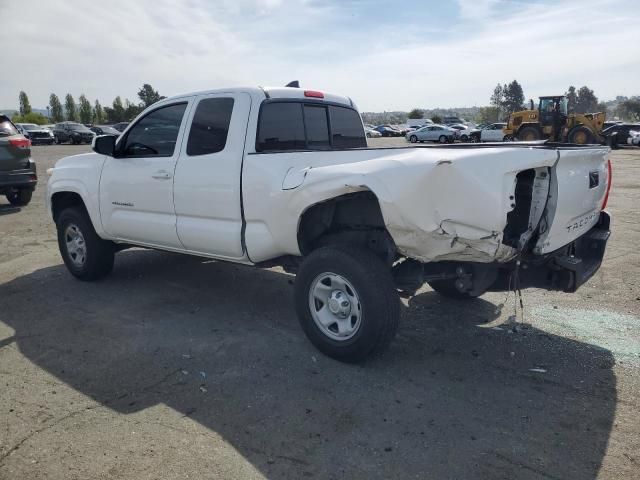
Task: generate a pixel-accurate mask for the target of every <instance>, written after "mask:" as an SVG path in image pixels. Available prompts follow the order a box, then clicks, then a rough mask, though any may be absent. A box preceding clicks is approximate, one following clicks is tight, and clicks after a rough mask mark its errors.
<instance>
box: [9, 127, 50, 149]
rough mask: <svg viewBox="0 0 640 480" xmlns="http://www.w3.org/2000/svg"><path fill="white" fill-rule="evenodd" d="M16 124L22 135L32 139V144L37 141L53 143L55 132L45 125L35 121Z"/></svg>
mask: <svg viewBox="0 0 640 480" xmlns="http://www.w3.org/2000/svg"><path fill="white" fill-rule="evenodd" d="M15 125H16V128H17V129H18V131H19V132H20V133H21V134H22V135H24V136H25V137H26V138H28V139H29V140H31V144H32V145H36V144H37V143H44V144H47V145H51V144H52V143H53V133H52V132H51V130H49V129H47V128H45V127H41V126H40V125H36V124H35V123H16V124H15Z"/></svg>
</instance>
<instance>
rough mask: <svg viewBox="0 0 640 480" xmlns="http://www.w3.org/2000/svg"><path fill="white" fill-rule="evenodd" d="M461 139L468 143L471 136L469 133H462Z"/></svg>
mask: <svg viewBox="0 0 640 480" xmlns="http://www.w3.org/2000/svg"><path fill="white" fill-rule="evenodd" d="M460 141H461V142H463V143H467V142H468V141H469V137H468V136H467V135H462V136H461V137H460Z"/></svg>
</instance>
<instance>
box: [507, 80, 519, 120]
mask: <svg viewBox="0 0 640 480" xmlns="http://www.w3.org/2000/svg"><path fill="white" fill-rule="evenodd" d="M503 93H504V109H505V113H512V112H517V111H518V110H522V105H523V104H524V92H523V91H522V86H521V85H520V84H519V83H518V81H517V80H514V81H512V82H511V83H509V84H508V85H505V86H504V87H503Z"/></svg>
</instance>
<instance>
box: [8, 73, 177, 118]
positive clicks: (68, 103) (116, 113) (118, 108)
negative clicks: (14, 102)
mask: <svg viewBox="0 0 640 480" xmlns="http://www.w3.org/2000/svg"><path fill="white" fill-rule="evenodd" d="M138 98H139V99H140V102H139V103H137V104H136V103H133V102H131V101H130V100H129V99H125V101H124V102H123V101H122V98H121V97H120V96H117V97H116V98H115V99H114V100H113V102H112V104H111V106H110V107H107V106H104V107H103V106H102V105H101V104H100V102H99V101H98V100H96V101H95V102H94V103H93V104H91V102H90V101H89V99H88V98H87V97H86V95H85V94H84V93H83V94H81V95H80V96H79V97H78V102H77V103H76V101H75V99H74V98H73V95H71V94H70V93H67V94H66V95H65V97H64V105H63V104H62V102H61V101H60V98H59V97H58V95H56V94H55V93H52V94H51V95H50V96H49V109H48V110H49V118H47V117H46V116H44V115H42V114H41V113H37V112H33V111H32V108H31V104H30V103H29V97H28V96H27V94H26V93H25V92H24V91H21V92H20V95H19V102H20V112H19V113H16V114H15V115H13V117H12V120H13V121H14V122H24V123H37V124H39V125H43V124H46V123H49V122H54V123H57V122H62V121H64V120H67V121H72V122H80V123H84V124H91V123H93V124H102V123H117V122H126V121H130V120H133V119H134V118H135V117H136V116H137V115H138V114H139V113H140V112H142V111H143V110H144V109H145V108H147V107H148V106H149V105H153V104H154V103H156V102H157V101H159V100H162V99H163V98H166V97H164V96H162V95H160V94H159V93H158V91H157V90H154V88H153V87H152V86H151V85H149V84H148V83H145V84H144V85H142V87H141V88H140V90H138Z"/></svg>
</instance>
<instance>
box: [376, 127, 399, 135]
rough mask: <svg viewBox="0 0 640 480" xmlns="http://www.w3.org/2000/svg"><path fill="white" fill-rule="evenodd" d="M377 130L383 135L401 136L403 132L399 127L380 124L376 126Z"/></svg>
mask: <svg viewBox="0 0 640 480" xmlns="http://www.w3.org/2000/svg"><path fill="white" fill-rule="evenodd" d="M374 130H375V131H376V132H379V133H380V135H382V136H383V137H401V136H402V132H401V131H400V130H398V129H397V128H393V127H392V126H391V125H380V126H377V127H376V128H374Z"/></svg>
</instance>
